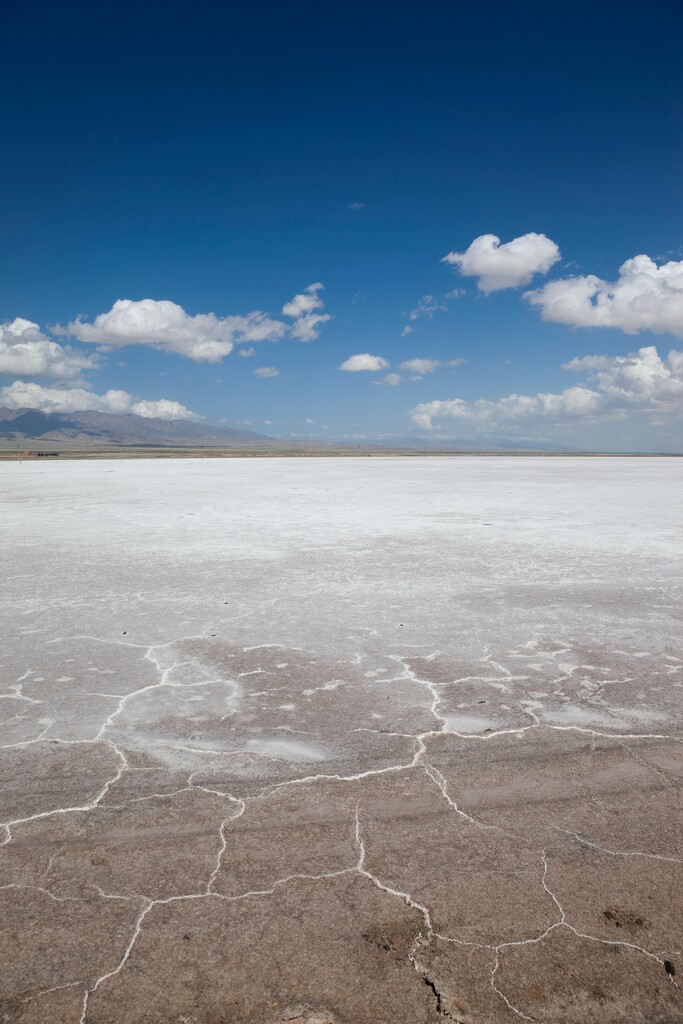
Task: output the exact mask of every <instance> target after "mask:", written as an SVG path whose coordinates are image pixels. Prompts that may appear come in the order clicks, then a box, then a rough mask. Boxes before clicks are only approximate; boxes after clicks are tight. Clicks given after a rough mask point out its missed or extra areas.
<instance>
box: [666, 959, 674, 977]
mask: <svg viewBox="0 0 683 1024" xmlns="http://www.w3.org/2000/svg"><path fill="white" fill-rule="evenodd" d="M664 970H665V971H666V973H667V974H668V975H669V977H670V978H673V976H674V974H675V973H676V967H675V965H674V964H672V963H671V961H670V960H665V961H664Z"/></svg>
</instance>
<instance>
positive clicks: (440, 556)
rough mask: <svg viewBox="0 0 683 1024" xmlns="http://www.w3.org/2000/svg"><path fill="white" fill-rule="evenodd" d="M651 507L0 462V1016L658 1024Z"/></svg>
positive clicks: (671, 910)
mask: <svg viewBox="0 0 683 1024" xmlns="http://www.w3.org/2000/svg"><path fill="white" fill-rule="evenodd" d="M75 493H76V494H78V507H77V508H74V503H73V495H74V494H75ZM681 499H683V472H682V469H681V467H680V465H679V463H678V462H677V461H674V460H665V459H618V460H616V459H615V460H610V459H591V460H582V459H571V458H569V459H505V458H491V459H477V458H468V459H441V458H439V459H430V458H425V459H420V460H400V459H373V460H367V461H361V460H353V461H348V462H345V461H343V460H324V459H310V460H284V459H283V460H250V459H244V460H229V461H225V462H221V461H215V462H213V461H211V462H203V461H201V460H179V461H174V462H163V461H153V460H152V461H149V462H125V461H123V462H108V463H102V462H99V463H98V462H94V463H87V462H74V463H70V462H65V463H61V464H59V463H57V464H54V465H49V466H47V465H42V464H41V465H39V464H34V463H26V464H19V463H4V464H0V502H1V503H2V514H3V523H4V524H5V528H6V535H7V536H11V537H12V546H11V548H10V549H7V548H6V550H5V552H4V561H5V566H4V569H5V575H4V578H5V581H6V582H5V587H4V589H3V593H2V596H1V598H0V599H1V600H2V602H3V621H4V622H5V623H6V629H5V636H4V638H3V639H4V643H3V651H2V653H1V654H0V672H1V676H0V830H1V835H0V904H1V906H0V913H2V915H3V922H6V926H4V927H3V930H2V935H1V936H0V967H2V969H1V970H0V979H1V980H0V1021H14V1020H19V1021H23V1022H25V1024H29V1022H31V1021H36V1022H38V1021H40V1022H41V1024H43V1022H45V1024H50V1022H54V1024H57V1022H58V1021H59V1022H66V1021H71V1022H72V1024H79V1022H80V1024H104V1022H107V1021H109V1022H122V1024H125V1022H129V1021H130V1022H136V1021H142V1020H145V1021H146V1022H158V1024H161V1022H162V1021H163V1022H166V1021H181V1020H182V1021H190V1022H191V1024H213V1022H218V1021H235V1022H237V1021H239V1022H241V1024H242V1022H246V1021H253V1022H262V1024H272V1022H275V1021H284V1020H288V1019H294V1017H296V1019H297V1021H298V1020H301V1021H306V1020H310V1021H311V1022H312V1021H313V1020H325V1021H326V1022H327V1021H329V1022H332V1024H343V1022H349V1024H351V1022H353V1024H362V1022H365V1021H368V1022H370V1021H373V1022H380V1021H381V1022H384V1021H389V1020H391V1021H398V1022H401V1021H406V1022H411V1024H413V1022H416V1021H425V1022H427V1021H438V1020H456V1021H462V1022H467V1024H477V1022H481V1024H496V1022H498V1021H501V1022H503V1021H509V1020H514V1019H515V1018H517V1017H521V1018H522V1019H529V1020H541V1021H548V1022H553V1021H557V1022H558V1024H559V1022H566V1024H570V1022H576V1024H579V1022H583V1021H587V1022H590V1021H595V1022H596V1024H598V1022H600V1024H603V1022H610V1021H613V1022H615V1024H616V1022H617V1021H623V1020H626V1019H629V1020H639V1019H642V1020H647V1021H648V1022H649V1024H657V1022H661V1024H665V1022H666V1024H668V1022H673V1021H675V1020H676V1021H677V1020H679V1019H680V1016H681V1005H680V990H679V987H678V983H679V979H680V971H678V973H677V968H680V964H681V938H680V933H679V932H678V930H677V929H678V927H679V925H678V922H679V920H680V913H678V914H677V911H679V897H680V893H681V888H682V887H681V877H680V865H681V852H682V851H681V843H680V838H681V834H680V808H679V804H678V803H677V800H678V798H679V796H680V774H681V772H680V764H681V761H680V755H681V741H680V692H681V683H682V682H683V680H682V679H681V670H682V669H683V644H682V641H681V628H680V627H681V624H680V614H679V611H678V609H679V608H680V607H681V600H680V598H681V582H682V577H683V573H682V571H681V569H682V565H683V560H682V558H681V550H680V525H681V522H680V509H681V507H683V501H682V500H681ZM190 513H192V515H191V516H190ZM188 517H189V518H188ZM482 522H486V523H491V524H492V525H493V528H491V527H488V528H487V529H486V530H483V529H481V528H480V527H481V523H482ZM46 951H48V952H47V953H46ZM349 982H350V984H349ZM292 1014H294V1017H292Z"/></svg>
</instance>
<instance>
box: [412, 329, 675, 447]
mask: <svg viewBox="0 0 683 1024" xmlns="http://www.w3.org/2000/svg"><path fill="white" fill-rule="evenodd" d="M563 369H565V370H570V371H573V372H575V373H583V374H585V375H586V377H587V378H588V382H589V383H590V384H592V385H593V386H592V387H585V386H583V385H578V386H574V387H570V388H565V390H564V391H562V392H560V393H553V392H540V393H538V394H536V395H518V394H511V395H507V396H506V397H505V398H501V399H498V400H490V399H485V398H480V399H477V400H475V401H465V400H464V399H462V398H452V399H447V400H444V401H442V400H435V401H433V402H424V403H421V404H420V405H417V406H415V408H414V409H413V410H412V412H411V417H412V420H413V423H414V424H415V425H416V426H417V427H420V428H421V429H423V430H429V429H431V428H432V427H434V425H435V424H434V421H435V420H442V419H451V420H457V421H459V422H460V423H468V424H471V425H473V426H480V427H481V426H485V427H486V428H487V429H495V428H498V427H504V428H508V429H509V428H515V427H520V428H528V427H529V426H534V425H538V424H540V423H546V424H554V425H562V424H567V423H570V422H572V421H574V422H577V421H579V422H584V423H591V422H595V421H596V420H601V419H602V420H608V419H621V418H624V417H626V416H627V415H628V414H629V413H641V414H645V415H648V416H650V417H658V418H660V419H661V420H662V421H663V422H670V421H671V420H672V419H681V418H683V402H682V401H681V400H682V399H683V352H680V351H676V350H675V349H674V350H672V351H671V352H669V354H668V356H667V358H666V359H662V358H661V357H660V355H659V353H658V352H657V349H656V348H655V347H654V346H648V347H646V348H641V349H640V350H639V351H638V352H633V353H630V354H628V355H625V356H603V355H597V356H583V357H580V358H577V359H572V360H571V361H570V362H568V363H565V364H564V366H563ZM653 422H654V421H653Z"/></svg>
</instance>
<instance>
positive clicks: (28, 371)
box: [0, 317, 97, 380]
mask: <svg viewBox="0 0 683 1024" xmlns="http://www.w3.org/2000/svg"><path fill="white" fill-rule="evenodd" d="M96 367H97V359H96V357H95V356H94V355H93V354H91V353H86V352H79V351H77V350H76V349H74V348H70V347H68V346H65V345H58V344H57V342H55V341H52V340H51V339H50V338H48V337H47V336H46V335H45V334H43V333H42V331H41V330H40V327H39V326H38V324H34V323H33V322H32V321H31V320H24V319H23V318H22V317H17V318H16V319H15V320H12V321H10V322H9V323H5V324H0V373H1V374H6V375H7V376H11V377H56V378H60V379H63V380H67V379H69V378H74V377H78V376H79V375H80V374H81V373H82V372H83V371H84V370H94V369H96Z"/></svg>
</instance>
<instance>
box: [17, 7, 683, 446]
mask: <svg viewBox="0 0 683 1024" xmlns="http://www.w3.org/2000/svg"><path fill="white" fill-rule="evenodd" d="M0 26H1V27H2V31H3V37H4V38H5V39H6V40H9V41H10V42H11V45H7V46H6V47H5V50H4V56H3V63H2V69H1V70H0V75H2V77H3V79H4V81H3V84H2V89H3V96H4V97H5V100H6V102H5V103H4V104H3V109H2V112H1V114H0V128H1V130H2V138H3V141H4V146H3V153H4V155H3V160H2V164H1V166H0V182H1V186H2V187H1V188H0V226H1V235H0V263H1V267H0V271H1V272H0V322H3V323H4V324H5V327H4V328H3V329H2V332H3V333H2V334H0V373H2V374H3V376H0V405H10V406H14V407H19V406H26V405H30V406H32V407H38V408H44V409H48V410H49V409H65V410H68V409H72V410H73V409H75V408H76V407H78V406H80V407H86V406H87V407H94V408H98V407H99V408H104V409H109V410H111V411H115V412H127V411H137V412H140V413H142V414H143V415H153V414H161V415H163V416H172V415H180V416H183V415H188V414H189V413H188V412H187V410H189V411H191V412H192V413H194V414H197V415H199V416H203V417H206V418H207V420H209V421H214V422H215V421H221V420H225V421H226V422H227V423H230V424H234V423H239V422H242V421H246V420H249V421H250V423H251V425H252V427H253V428H254V429H258V430H263V431H265V432H269V433H272V434H276V435H280V436H285V437H286V436H290V435H291V434H300V435H302V436H330V437H341V436H345V435H359V436H367V437H374V436H383V435H401V436H406V435H409V434H417V435H419V436H439V437H451V438H455V439H458V438H463V439H465V438H482V439H485V438H513V439H515V438H518V439H520V440H522V439H524V440H532V441H536V440H540V441H549V442H553V443H561V444H567V445H571V446H575V447H579V448H581V447H603V448H614V449H621V450H624V449H635V450H679V451H683V420H681V418H680V416H681V407H683V356H677V355H676V353H677V352H680V351H681V350H683V217H682V211H683V203H682V200H683V186H682V184H681V183H682V181H683V174H682V173H681V171H682V166H683V160H682V157H683V135H682V127H683V103H682V100H683V96H682V93H683V87H682V85H681V82H682V81H683V80H682V79H681V75H680V40H681V38H683V7H682V6H681V4H680V3H679V2H677V0H653V2H652V3H650V4H649V5H648V7H647V9H646V8H645V7H644V6H643V5H642V4H641V3H632V2H630V0H624V2H621V3H618V4H617V3H612V2H611V0H607V2H603V3H600V4H597V5H596V4H585V3H583V2H578V3H574V4H572V5H569V6H564V7H562V8H553V6H552V5H548V4H547V3H545V4H541V3H535V2H524V0H522V2H520V3H518V4H514V5H513V4H510V3H508V2H505V3H498V2H487V0H482V2H480V3H477V4H472V3H460V2H457V0H450V2H432V0H426V2H423V3H420V4H417V3H395V4H393V5H391V6H390V7H389V6H388V5H386V4H385V3H382V4H379V3H373V2H370V3H363V4H355V3H352V2H347V3H344V4H341V3H336V2H331V3H328V4H325V5H319V4H313V3H301V2H293V3H291V4H281V3H278V4H272V3H260V4H252V5H237V4H225V5H219V4H215V3H207V2H205V0H197V2H195V3H193V4H192V5H187V4H178V3H174V2H169V3H167V4H165V5H164V6H163V9H161V8H159V6H158V5H144V4H140V3H136V4H132V3H129V2H127V0H125V2H121V3H117V4H115V5H114V4H101V5H94V4H92V3H81V2H70V3H67V4H65V5H55V4H54V3H52V2H49V3H47V2H35V0H23V2H22V3H18V2H11V0H10V2H7V3H4V4H2V5H0ZM8 100H9V102H7V101H8ZM487 235H494V236H496V238H498V239H499V240H500V241H499V243H496V242H491V241H490V240H489V241H488V242H486V241H484V242H475V240H476V239H481V237H482V236H487ZM538 236H544V238H545V240H543V239H540V238H539V237H538ZM515 239H519V240H521V241H520V242H517V243H514V244H513V246H512V249H510V248H506V247H507V246H508V245H509V243H511V242H513V240H515ZM473 243H475V244H474V246H473V245H472V244H473ZM449 253H455V254H460V255H459V256H458V255H456V256H453V257H452V258H451V262H450V263H447V262H443V258H444V257H445V256H447V254H449ZM635 257H648V258H649V259H648V260H647V261H645V262H643V260H642V259H641V260H640V262H637V261H636V262H632V263H627V261H632V260H634V258H635ZM624 264H626V268H625V269H624V270H622V271H621V273H620V267H622V266H623V265H624ZM501 268H503V269H504V271H505V273H504V276H503V278H500V277H498V278H493V277H492V276H491V275H492V274H495V273H499V272H500V271H501ZM505 274H506V275H507V276H505ZM487 275H488V276H487ZM318 283H320V284H322V285H323V286H324V288H313V289H312V290H309V291H306V289H307V288H310V286H315V285H317V284H318ZM492 285H493V286H492ZM529 292H533V293H534V296H532V297H531V298H529V297H527V298H525V294H526V293H529ZM453 293H455V294H453ZM296 295H299V296H304V298H303V299H299V300H297V302H296V303H295V304H294V306H290V307H289V308H290V309H291V310H292V313H291V314H290V315H287V314H286V313H283V312H282V309H283V306H286V304H288V303H291V302H292V299H293V297H294V296H296ZM447 295H451V296H452V297H450V298H446V296H447ZM425 297H430V298H425ZM120 300H130V301H131V303H132V304H131V305H129V306H126V307H125V308H123V307H121V306H118V307H115V310H114V313H111V312H110V311H112V308H113V307H114V304H115V303H117V302H120ZM143 300H150V302H147V304H143V305H139V303H142V302H143ZM162 300H165V301H166V302H168V303H173V304H174V306H173V307H170V306H164V305H161V306H160V305H158V304H159V303H160V302H161V301H162ZM309 300H310V301H309ZM429 307H436V308H431V309H430V308H429ZM411 311H417V313H415V314H414V318H413V319H411V318H410V314H411ZM256 312H261V313H264V314H267V320H266V322H265V324H264V322H263V319H260V320H259V318H255V317H253V316H252V317H250V316H249V314H253V313H256ZM207 314H214V318H213V319H210V318H207V316H206V315H207ZM311 316H313V317H318V316H325V317H329V319H328V320H324V321H312V320H310V317H311ZM98 317H99V318H100V319H99V320H98V319H97V318H98ZM197 317H199V318H200V319H195V318H197ZM226 318H228V319H226ZM229 318H247V319H246V320H244V319H239V320H234V319H229ZM26 323H28V325H29V326H26ZM60 325H61V327H60ZM69 325H71V326H69ZM406 328H412V330H410V331H409V332H408V331H406ZM292 329H293V330H292ZM297 334H298V335H299V336H300V335H306V336H309V337H311V340H301V338H300V337H297ZM261 335H265V336H266V338H270V339H271V340H255V341H252V340H251V338H252V337H254V336H261ZM313 336H315V337H313ZM231 345H232V346H234V347H233V348H232V351H228V349H229V348H230V346H231ZM207 346H208V347H207ZM251 348H253V349H254V354H253V355H250V356H247V357H246V358H245V357H242V356H241V355H240V354H239V351H240V350H242V351H244V350H247V351H248V350H249V349H251ZM639 350H644V354H640V355H638V352H639ZM672 350H673V352H674V355H673V356H671V357H670V356H669V353H670V352H671V351H672ZM362 355H368V356H373V357H376V360H375V362H374V363H372V361H370V362H368V361H367V360H365V361H363V360H361V361H360V363H361V364H362V365H368V366H373V367H380V368H374V369H360V370H357V371H355V372H349V371H348V370H342V369H340V367H341V366H342V365H343V364H344V363H347V361H348V360H349V359H351V358H352V357H353V356H362ZM416 359H417V360H422V361H424V360H427V361H428V363H424V362H423V363H421V364H415V363H410V361H412V360H416ZM406 362H409V366H408V367H406V368H402V367H401V364H402V363H406ZM452 362H456V363H457V365H449V364H450V363H452ZM358 363H359V361H358V360H357V361H356V363H355V364H353V363H352V364H351V365H357V364H358ZM383 363H386V364H388V365H386V366H384V365H383ZM431 363H438V364H439V365H437V366H434V367H432V366H431V365H429V364H431ZM568 363H569V364H571V368H569V369H567V368H565V369H563V366H565V367H566V365H567V364H568ZM265 368H270V369H271V371H274V370H277V371H278V375H277V376H276V375H274V374H273V375H272V376H258V375H257V374H255V372H254V371H255V370H261V371H263V370H264V369H265ZM399 378H400V379H399ZM416 378H418V379H416ZM111 392H115V394H114V395H113V396H112V395H110V397H109V398H106V397H104V396H106V395H107V393H111ZM510 396H524V398H523V400H522V399H520V398H519V397H516V398H511V397H510ZM539 396H540V397H539ZM543 396H545V397H543ZM160 401H161V402H162V404H161V405H159V404H155V403H159V402H160ZM164 402H165V404H163V403H164ZM169 403H172V404H169ZM180 407H182V409H181V408H180ZM306 421H313V422H306ZM324 428H326V429H324Z"/></svg>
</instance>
